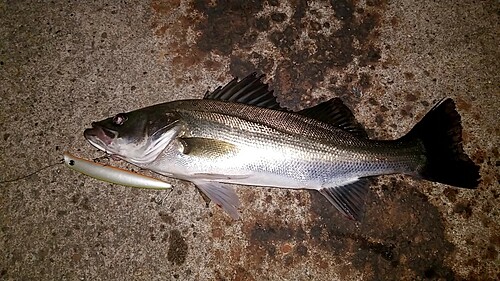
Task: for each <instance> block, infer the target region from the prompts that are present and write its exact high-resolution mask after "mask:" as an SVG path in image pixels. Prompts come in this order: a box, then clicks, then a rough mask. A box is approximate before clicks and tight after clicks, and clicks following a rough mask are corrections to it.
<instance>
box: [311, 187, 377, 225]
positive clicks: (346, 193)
mask: <svg viewBox="0 0 500 281" xmlns="http://www.w3.org/2000/svg"><path fill="white" fill-rule="evenodd" d="M368 190H369V187H368V180H367V179H359V180H357V181H355V182H353V183H349V184H346V185H342V186H336V187H326V188H323V189H320V190H319V192H320V193H321V194H323V196H325V197H326V199H328V201H330V203H332V205H333V206H335V208H337V210H339V211H340V212H341V213H342V214H343V215H345V216H346V217H348V218H349V219H351V220H356V221H359V220H360V219H361V216H362V215H363V211H364V205H365V199H366V194H367V193H368Z"/></svg>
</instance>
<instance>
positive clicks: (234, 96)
mask: <svg viewBox="0 0 500 281" xmlns="http://www.w3.org/2000/svg"><path fill="white" fill-rule="evenodd" d="M262 77H264V75H260V76H257V73H256V72H254V73H252V74H250V75H248V76H247V77H245V78H243V79H242V80H240V81H238V77H235V78H234V79H233V80H231V81H230V82H229V83H227V84H226V85H225V86H224V87H221V86H219V87H218V88H217V89H215V90H214V91H212V92H210V91H207V92H206V93H205V96H204V97H203V99H211V100H222V101H230V102H237V103H244V104H248V105H253V106H258V107H265V108H270V109H276V110H284V108H282V107H281V106H280V105H279V103H278V101H277V100H276V97H275V96H274V95H273V90H269V87H268V85H267V84H265V83H262V81H260V80H261V79H262Z"/></svg>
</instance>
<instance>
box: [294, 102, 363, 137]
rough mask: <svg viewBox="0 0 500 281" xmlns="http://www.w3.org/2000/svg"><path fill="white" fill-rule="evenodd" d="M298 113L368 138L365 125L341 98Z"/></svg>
mask: <svg viewBox="0 0 500 281" xmlns="http://www.w3.org/2000/svg"><path fill="white" fill-rule="evenodd" d="M297 113H298V114H301V115H303V116H307V117H309V118H313V119H316V120H318V121H321V122H323V123H327V124H330V125H333V126H335V127H337V128H339V129H342V130H344V131H347V132H349V133H351V134H353V135H356V136H358V137H362V138H368V135H367V134H366V131H365V129H364V128H363V126H361V124H359V123H358V121H357V120H356V118H355V117H354V115H353V114H352V112H351V110H350V109H349V108H348V107H347V106H346V105H345V104H344V103H343V102H342V100H341V99H339V98H333V99H330V100H328V101H325V102H322V103H320V104H318V105H315V106H313V107H310V108H306V109H303V110H301V111H299V112H297Z"/></svg>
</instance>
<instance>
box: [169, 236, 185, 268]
mask: <svg viewBox="0 0 500 281" xmlns="http://www.w3.org/2000/svg"><path fill="white" fill-rule="evenodd" d="M187 254H188V245H187V243H186V241H185V239H184V237H182V235H181V233H180V231H178V230H175V229H174V230H172V231H170V236H169V239H168V252H167V259H168V260H169V261H170V262H172V263H173V264H176V265H181V264H183V263H184V262H185V261H186V257H187Z"/></svg>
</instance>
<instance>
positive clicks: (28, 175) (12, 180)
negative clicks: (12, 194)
mask: <svg viewBox="0 0 500 281" xmlns="http://www.w3.org/2000/svg"><path fill="white" fill-rule="evenodd" d="M60 164H64V159H62V160H60V161H59V162H56V163H52V164H49V165H47V166H45V167H42V168H40V169H38V170H35V171H34V172H31V173H29V174H27V175H24V176H20V177H18V178H15V179H10V180H4V181H0V184H2V183H11V182H16V181H20V180H23V179H26V178H29V177H31V176H33V175H35V174H38V173H40V172H41V171H43V170H47V169H48V168H52V167H54V166H56V165H60Z"/></svg>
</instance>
